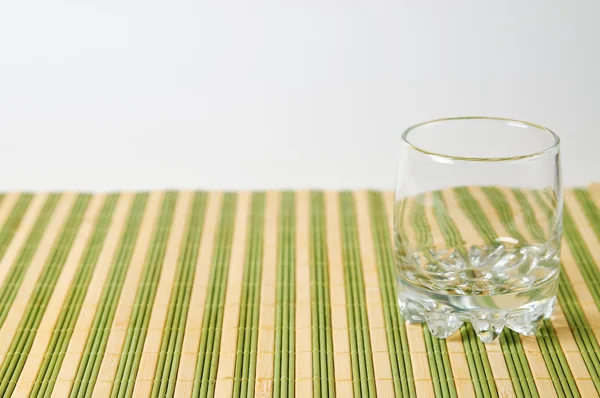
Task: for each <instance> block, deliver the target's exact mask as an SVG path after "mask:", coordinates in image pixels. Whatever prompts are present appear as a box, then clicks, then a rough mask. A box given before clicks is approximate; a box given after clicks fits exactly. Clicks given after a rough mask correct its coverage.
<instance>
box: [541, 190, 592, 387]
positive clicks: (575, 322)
mask: <svg viewBox="0 0 600 398" xmlns="http://www.w3.org/2000/svg"><path fill="white" fill-rule="evenodd" d="M533 196H534V199H535V201H536V203H537V204H538V206H539V207H540V208H541V209H542V211H543V213H544V214H545V215H546V218H547V219H549V220H551V219H552V217H553V210H552V209H551V208H550V207H549V206H548V205H547V204H546V202H544V200H543V199H542V198H541V195H540V194H539V193H537V192H534V193H533ZM565 232H566V233H565V238H567V235H568V236H569V238H571V232H572V231H565ZM579 238H581V237H579ZM562 266H563V267H564V264H563V265H562ZM578 266H579V267H580V268H581V265H580V264H579V263H578ZM558 300H559V301H560V303H561V307H562V309H563V312H564V314H565V318H566V319H567V323H568V324H569V328H570V329H571V332H572V333H573V337H574V338H575V342H576V343H577V347H578V348H579V351H580V352H581V355H582V357H583V360H584V362H585V365H586V367H587V369H588V371H589V372H590V377H591V378H592V381H593V383H594V386H595V387H596V390H597V391H598V392H600V346H599V345H598V342H597V340H596V337H595V336H594V333H593V332H592V327H591V325H590V324H589V322H588V320H587V317H586V316H585V313H584V311H583V308H582V307H581V305H580V304H579V301H578V300H577V295H576V294H575V290H574V289H573V285H572V284H571V282H570V280H569V278H568V277H567V275H566V274H565V273H564V272H561V273H560V275H559V285H558ZM573 390H575V389H573Z"/></svg>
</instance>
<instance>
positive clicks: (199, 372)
mask: <svg viewBox="0 0 600 398" xmlns="http://www.w3.org/2000/svg"><path fill="white" fill-rule="evenodd" d="M236 203H237V195H236V194H235V193H231V192H228V193H225V194H224V195H223V204H222V208H221V216H220V221H219V228H218V231H217V239H216V243H215V244H216V246H215V248H214V252H213V258H212V265H211V269H210V273H209V282H208V292H207V296H206V301H205V307H204V308H205V309H204V316H203V319H202V331H201V335H200V347H199V349H198V362H197V363H196V373H195V376H194V389H193V394H192V395H193V396H194V397H207V396H213V395H214V389H215V383H216V376H217V368H218V365H219V349H220V346H221V331H222V326H223V311H224V310H223V307H224V304H225V293H226V289H227V276H228V275H229V259H230V256H231V253H230V252H231V241H232V237H233V230H234V221H235V209H236Z"/></svg>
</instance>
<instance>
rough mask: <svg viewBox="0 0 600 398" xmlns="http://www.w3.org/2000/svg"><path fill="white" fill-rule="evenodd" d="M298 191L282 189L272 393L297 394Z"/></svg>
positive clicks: (285, 395)
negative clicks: (295, 388)
mask: <svg viewBox="0 0 600 398" xmlns="http://www.w3.org/2000/svg"><path fill="white" fill-rule="evenodd" d="M295 222H296V220H295V195H294V193H293V192H283V193H282V195H281V207H280V210H279V229H278V237H277V290H276V297H277V301H276V304H275V361H274V364H273V396H275V397H292V398H293V397H294V395H295V391H294V380H295V358H296V356H295V346H296V343H295V334H294V331H295V323H296V304H295V303H296V291H295V289H296V277H295V274H296V262H295V258H296V249H295V242H296V233H295V225H296V224H295Z"/></svg>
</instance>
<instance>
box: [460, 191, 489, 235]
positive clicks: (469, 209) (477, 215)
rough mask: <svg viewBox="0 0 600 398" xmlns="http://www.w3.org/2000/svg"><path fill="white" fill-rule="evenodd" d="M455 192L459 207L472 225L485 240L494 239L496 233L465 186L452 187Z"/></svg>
mask: <svg viewBox="0 0 600 398" xmlns="http://www.w3.org/2000/svg"><path fill="white" fill-rule="evenodd" d="M454 192H455V193H456V200H457V202H458V203H459V205H460V207H461V209H462V210H463V211H464V212H465V214H467V216H468V217H469V218H470V219H471V221H472V222H473V226H474V227H475V228H476V229H477V232H479V234H480V235H481V236H482V237H483V238H484V239H485V240H486V242H487V243H491V242H492V241H493V240H494V239H496V233H495V232H494V228H493V227H492V224H491V223H490V221H489V220H488V219H487V218H486V217H485V213H484V212H483V210H482V209H481V206H479V202H477V199H475V198H474V197H473V196H472V195H471V194H470V193H469V190H468V188H466V187H458V188H454Z"/></svg>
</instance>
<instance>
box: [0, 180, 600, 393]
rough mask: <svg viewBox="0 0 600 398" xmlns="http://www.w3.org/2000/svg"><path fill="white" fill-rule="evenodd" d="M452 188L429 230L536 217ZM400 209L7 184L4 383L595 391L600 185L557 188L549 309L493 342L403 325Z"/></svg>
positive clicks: (147, 389)
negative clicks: (532, 324)
mask: <svg viewBox="0 0 600 398" xmlns="http://www.w3.org/2000/svg"><path fill="white" fill-rule="evenodd" d="M463 194H468V195H470V197H471V198H472V199H473V203H472V204H471V205H470V206H469V207H468V208H466V209H463V210H462V211H456V212H455V213H454V214H427V215H426V216H427V218H428V220H429V224H430V225H429V228H430V233H431V235H432V236H433V239H446V240H448V241H449V242H450V241H452V240H457V239H461V238H462V237H465V236H467V235H468V236H471V237H474V236H477V235H478V234H482V233H485V231H489V228H491V227H490V225H491V223H490V221H489V220H490V219H495V222H494V223H493V225H494V226H495V227H497V228H506V229H508V230H509V229H510V228H514V227H515V225H514V223H511V217H512V214H513V212H518V211H519V209H525V210H527V212H525V213H526V214H535V216H534V218H535V217H539V219H535V220H533V221H535V222H543V221H542V219H543V218H544V217H547V213H546V211H547V204H545V202H544V200H535V198H532V197H528V196H526V195H519V194H518V193H514V194H510V193H506V194H503V196H502V197H504V198H505V199H506V201H505V202H501V201H498V200H492V199H490V197H489V195H488V196H486V195H483V194H482V193H481V192H463ZM444 199H445V200H447V201H453V200H455V199H456V198H454V197H453V196H452V195H447V196H446V197H445V198H444ZM392 208H393V202H392V195H391V194H390V193H381V192H367V191H359V192H316V191H313V192H305V191H298V192H262V193H248V192H240V193H231V192H227V193H220V192H151V193H122V194H97V195H89V194H76V193H64V194H56V193H50V194H45V193H44V194H41V193H40V194H29V193H8V194H4V195H0V396H2V397H4V396H10V395H13V396H45V397H46V396H52V397H65V396H73V397H80V396H81V397H83V396H85V397H90V396H93V397H105V396H112V397H125V396H126V397H130V396H136V397H138V396H139V397H146V396H152V397H157V396H161V397H162V396H169V397H172V396H177V397H188V396H194V397H197V396H201V397H205V396H218V397H230V396H234V397H251V396H255V397H267V396H269V397H270V396H275V397H293V396H296V397H299V398H305V397H326V396H337V397H351V396H354V397H367V396H373V397H374V396H379V397H394V396H412V397H414V396H418V397H434V396H449V397H456V396H458V397H472V396H481V397H498V396H500V397H511V396H515V397H529V396H543V397H544V398H549V397H571V396H582V397H593V396H598V395H599V391H600V346H599V344H598V342H599V341H600V185H592V186H591V187H590V189H589V190H584V189H577V190H567V191H566V193H565V214H564V217H565V218H564V232H565V234H564V241H563V252H562V253H563V254H562V261H563V272H562V273H561V277H560V278H561V280H560V289H559V295H558V305H557V308H556V311H555V313H554V315H553V316H552V318H551V319H550V320H546V321H545V322H544V324H543V327H542V329H541V330H540V332H539V333H538V334H537V335H536V336H531V337H522V336H519V335H517V334H515V333H514V332H512V331H509V330H505V331H504V332H503V333H502V335H501V338H500V339H499V341H497V342H495V343H493V344H488V345H485V344H483V343H481V342H480V341H479V340H478V339H477V337H476V336H475V333H474V331H473V329H472V328H471V327H466V326H463V327H462V328H461V330H460V332H459V333H456V334H455V335H453V336H451V337H450V338H448V339H447V340H438V339H436V338H433V337H432V336H431V334H430V333H429V331H428V330H427V327H423V326H421V325H406V324H405V323H404V322H403V320H402V318H401V317H400V315H399V312H398V308H397V304H396V293H395V283H394V280H395V276H394V269H393V257H392V236H391V228H392V216H391V214H392ZM532 211H533V213H532ZM530 221H532V220H530ZM520 232H521V233H523V234H527V233H529V232H528V231H520Z"/></svg>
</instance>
